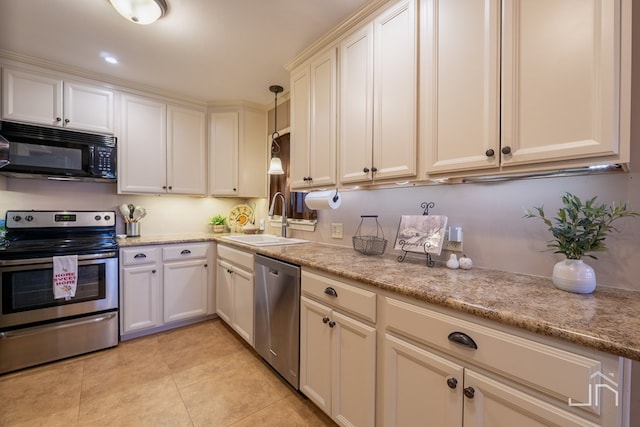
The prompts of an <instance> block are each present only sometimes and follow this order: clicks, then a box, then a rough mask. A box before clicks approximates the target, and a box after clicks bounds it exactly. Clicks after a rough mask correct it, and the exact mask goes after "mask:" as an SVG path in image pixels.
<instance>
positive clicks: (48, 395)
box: [0, 360, 84, 426]
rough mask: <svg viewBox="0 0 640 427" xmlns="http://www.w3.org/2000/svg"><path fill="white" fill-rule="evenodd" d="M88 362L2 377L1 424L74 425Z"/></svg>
mask: <svg viewBox="0 0 640 427" xmlns="http://www.w3.org/2000/svg"><path fill="white" fill-rule="evenodd" d="M83 369H84V362H83V361H82V360H71V361H64V362H59V363H53V364H48V365H44V366H40V367H36V368H33V369H28V370H23V371H20V372H17V373H14V374H9V375H6V376H2V377H0V402H1V403H0V405H1V406H0V425H2V426H5V425H6V426H20V425H48V424H49V423H53V424H58V422H59V425H64V424H67V425H69V424H71V425H73V424H74V423H75V422H76V420H77V418H78V405H79V403H80V393H81V388H82V375H83Z"/></svg>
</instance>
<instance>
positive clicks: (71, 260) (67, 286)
mask: <svg viewBox="0 0 640 427" xmlns="http://www.w3.org/2000/svg"><path fill="white" fill-rule="evenodd" d="M77 285H78V255H67V256H54V257H53V296H54V299H59V298H64V299H66V300H69V299H71V298H73V297H75V296H76V287H77Z"/></svg>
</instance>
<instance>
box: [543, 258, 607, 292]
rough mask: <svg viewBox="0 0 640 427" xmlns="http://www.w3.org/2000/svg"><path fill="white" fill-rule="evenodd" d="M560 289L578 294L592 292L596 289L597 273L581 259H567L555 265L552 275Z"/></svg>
mask: <svg viewBox="0 0 640 427" xmlns="http://www.w3.org/2000/svg"><path fill="white" fill-rule="evenodd" d="M551 279H552V280H553V284H554V285H555V286H556V288H558V289H562V290H565V291H569V292H575V293H578V294H590V293H591V292H593V291H594V290H595V289H596V273H595V271H593V268H591V266H590V265H589V264H585V263H584V262H583V261H582V260H581V259H565V260H563V261H560V262H559V263H557V264H556V265H555V266H553V275H552V276H551Z"/></svg>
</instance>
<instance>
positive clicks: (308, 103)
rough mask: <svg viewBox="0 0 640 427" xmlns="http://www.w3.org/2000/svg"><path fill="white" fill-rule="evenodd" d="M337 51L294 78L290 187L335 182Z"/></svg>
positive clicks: (322, 56)
mask: <svg viewBox="0 0 640 427" xmlns="http://www.w3.org/2000/svg"><path fill="white" fill-rule="evenodd" d="M336 72H337V70H336V49H335V48H331V49H329V50H327V51H326V52H322V53H320V54H318V55H316V56H314V57H313V58H312V59H311V60H310V62H309V63H307V64H305V65H303V66H301V67H300V68H299V69H297V70H295V71H294V72H293V73H292V75H291V87H292V104H293V106H292V128H293V129H294V131H293V136H292V138H293V140H292V141H293V142H292V144H291V162H290V164H291V166H290V167H291V173H290V177H291V187H292V188H301V189H305V188H309V187H314V186H327V185H335V183H336V149H337V148H336V141H337V135H336V119H337V111H336V106H337V99H336V97H337V86H336V85H337V82H336Z"/></svg>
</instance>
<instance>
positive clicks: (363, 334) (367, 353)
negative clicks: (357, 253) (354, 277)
mask: <svg viewBox="0 0 640 427" xmlns="http://www.w3.org/2000/svg"><path fill="white" fill-rule="evenodd" d="M302 294H303V296H302V297H301V305H300V391H301V392H302V393H304V394H305V395H306V396H307V397H308V398H309V399H310V400H311V401H313V402H314V403H315V404H316V405H318V407H320V409H322V410H323V411H324V412H325V413H326V414H327V415H329V416H330V417H331V418H332V419H333V420H334V421H335V422H336V423H338V424H339V425H343V426H373V425H375V386H376V329H375V325H374V322H375V294H374V293H373V292H370V291H368V290H365V289H362V288H359V287H355V286H352V285H350V284H347V283H344V282H341V281H336V280H333V279H331V278H329V277H326V276H323V275H319V274H316V273H311V272H308V271H305V270H304V269H303V271H302Z"/></svg>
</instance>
